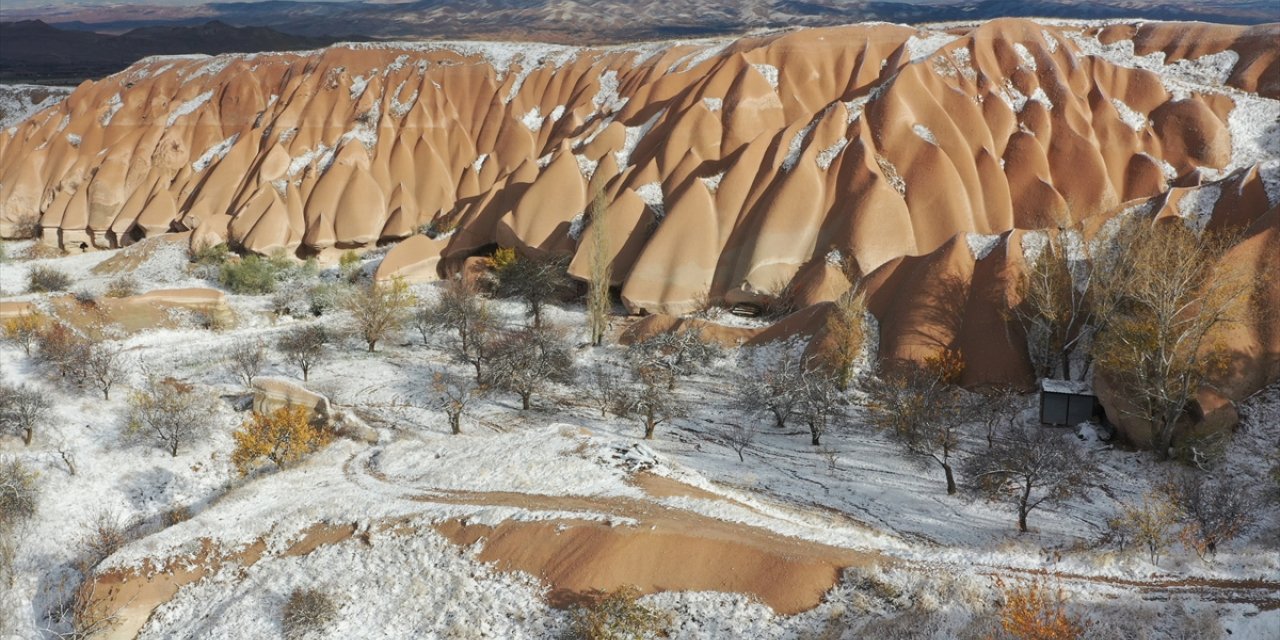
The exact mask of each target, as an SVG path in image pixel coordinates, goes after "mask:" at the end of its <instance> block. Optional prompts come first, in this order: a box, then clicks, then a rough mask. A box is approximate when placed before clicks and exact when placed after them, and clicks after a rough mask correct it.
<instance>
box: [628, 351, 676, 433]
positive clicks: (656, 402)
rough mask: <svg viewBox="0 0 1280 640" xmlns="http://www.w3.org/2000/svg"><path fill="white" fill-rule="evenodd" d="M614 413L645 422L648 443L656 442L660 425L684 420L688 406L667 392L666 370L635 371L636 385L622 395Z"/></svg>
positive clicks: (640, 369)
mask: <svg viewBox="0 0 1280 640" xmlns="http://www.w3.org/2000/svg"><path fill="white" fill-rule="evenodd" d="M614 413H617V414H618V415H620V416H627V417H638V418H640V419H641V420H643V421H644V439H645V440H652V439H653V433H654V431H655V430H656V429H657V428H658V425H660V424H663V423H667V422H670V421H671V420H672V419H674V418H677V417H680V416H683V415H684V413H685V409H684V406H683V405H682V404H681V402H680V400H679V399H678V398H677V397H676V395H675V394H674V393H672V392H671V390H670V389H668V388H667V373H666V371H665V370H661V369H654V368H650V367H644V366H635V367H633V368H632V382H631V384H630V385H629V386H628V388H627V389H625V390H624V391H623V392H622V393H621V394H620V395H619V399H618V404H617V405H616V408H615V409H614Z"/></svg>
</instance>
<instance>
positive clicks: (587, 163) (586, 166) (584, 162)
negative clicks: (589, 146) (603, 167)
mask: <svg viewBox="0 0 1280 640" xmlns="http://www.w3.org/2000/svg"><path fill="white" fill-rule="evenodd" d="M573 158H574V160H577V161H578V172H579V173H581V174H582V177H584V178H586V179H588V180H590V179H591V176H593V175H595V172H596V166H598V165H599V164H600V163H599V162H596V161H595V160H592V159H591V158H588V157H586V156H584V155H582V154H580V153H575V154H574V156H573Z"/></svg>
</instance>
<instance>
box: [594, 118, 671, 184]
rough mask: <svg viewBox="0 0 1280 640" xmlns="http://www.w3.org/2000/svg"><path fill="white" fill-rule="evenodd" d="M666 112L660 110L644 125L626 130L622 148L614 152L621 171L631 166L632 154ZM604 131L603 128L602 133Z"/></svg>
mask: <svg viewBox="0 0 1280 640" xmlns="http://www.w3.org/2000/svg"><path fill="white" fill-rule="evenodd" d="M666 112H667V110H666V109H662V110H659V111H658V112H657V113H655V114H653V116H652V117H650V118H649V119H648V120H647V121H646V122H645V123H644V124H642V125H640V126H638V127H627V128H626V129H627V130H626V138H625V139H624V140H623V141H622V148H621V149H619V150H617V151H615V152H613V157H614V159H615V160H617V161H618V170H619V171H621V170H623V169H626V168H627V167H629V166H631V153H632V152H634V151H635V150H636V145H638V144H640V141H641V140H643V139H644V137H645V136H646V135H648V134H649V130H650V129H653V125H655V124H657V122H658V119H659V118H661V117H662V115H663V114H665V113H666ZM603 130H604V129H603V128H602V129H601V131H603Z"/></svg>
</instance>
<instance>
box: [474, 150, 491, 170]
mask: <svg viewBox="0 0 1280 640" xmlns="http://www.w3.org/2000/svg"><path fill="white" fill-rule="evenodd" d="M488 159H489V154H487V153H482V154H480V155H478V156H476V159H475V161H473V162H472V163H471V170H472V171H474V172H476V173H480V170H481V169H483V168H484V162H485V160H488Z"/></svg>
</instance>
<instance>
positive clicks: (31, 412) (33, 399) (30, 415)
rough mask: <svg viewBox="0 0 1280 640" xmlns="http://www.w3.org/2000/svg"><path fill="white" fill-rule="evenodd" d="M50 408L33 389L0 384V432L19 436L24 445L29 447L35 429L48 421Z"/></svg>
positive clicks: (47, 402)
mask: <svg viewBox="0 0 1280 640" xmlns="http://www.w3.org/2000/svg"><path fill="white" fill-rule="evenodd" d="M52 408H53V405H51V404H50V403H49V400H48V399H46V398H45V397H44V394H42V393H40V392H39V391H37V390H35V389H32V388H29V387H24V386H21V385H14V384H8V383H0V432H4V433H10V434H13V435H17V436H21V437H22V442H23V444H25V445H28V446H30V445H31V441H32V440H33V439H34V438H35V433H36V429H38V428H39V427H40V425H42V424H43V423H44V422H45V421H46V420H47V419H48V416H49V411H50V410H51V409H52Z"/></svg>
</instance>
